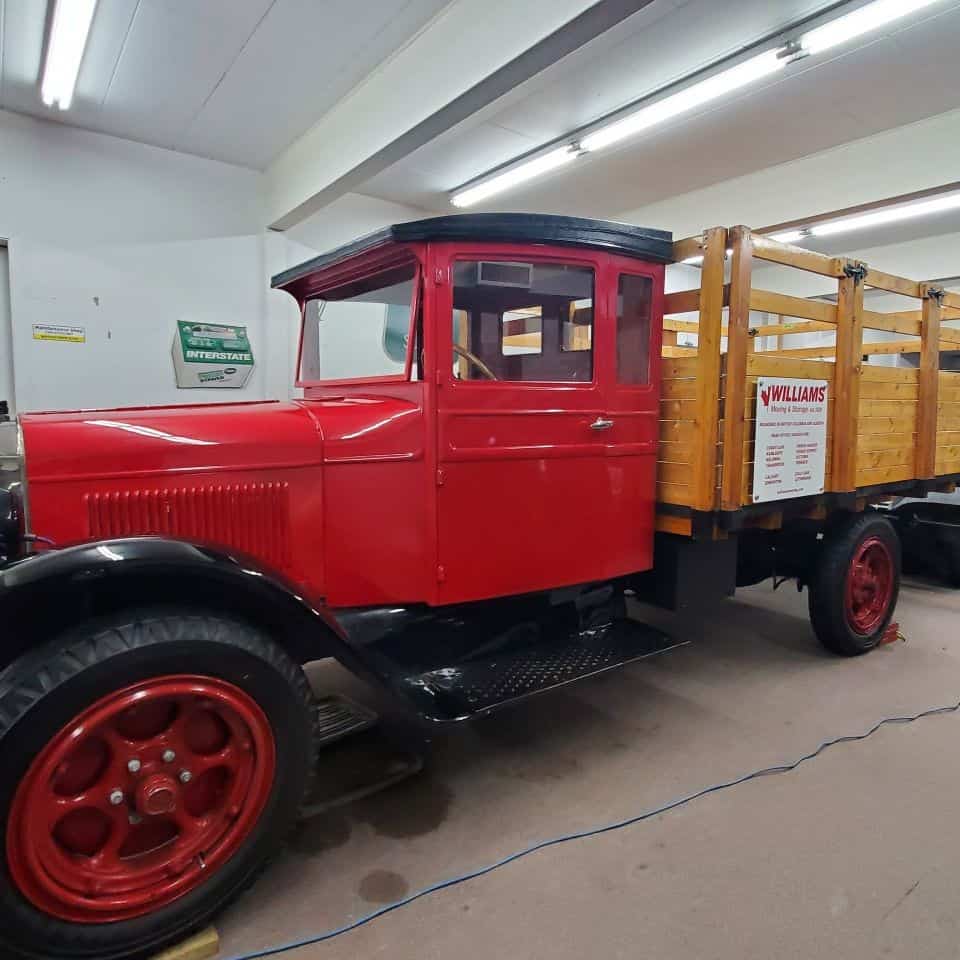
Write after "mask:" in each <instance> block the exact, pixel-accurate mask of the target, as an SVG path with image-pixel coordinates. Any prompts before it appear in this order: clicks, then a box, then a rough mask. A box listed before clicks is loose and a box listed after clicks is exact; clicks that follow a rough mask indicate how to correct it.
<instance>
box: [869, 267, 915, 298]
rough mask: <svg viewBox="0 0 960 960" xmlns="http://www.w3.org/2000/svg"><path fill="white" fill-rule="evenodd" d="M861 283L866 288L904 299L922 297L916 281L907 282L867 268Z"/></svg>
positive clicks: (904, 279) (902, 278)
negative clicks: (896, 295) (903, 297)
mask: <svg viewBox="0 0 960 960" xmlns="http://www.w3.org/2000/svg"><path fill="white" fill-rule="evenodd" d="M863 282H864V284H865V285H866V286H868V287H876V288H877V289H878V290H886V291H887V293H899V294H902V295H903V296H905V297H917V298H918V299H919V298H920V297H922V296H923V294H922V293H921V290H920V286H921V285H920V284H919V283H918V282H917V281H916V280H907V279H906V278H905V277H898V276H895V275H894V274H892V273H884V272H883V271H882V270H873V269H869V268H868V269H867V275H866V277H865V278H864V281H863Z"/></svg>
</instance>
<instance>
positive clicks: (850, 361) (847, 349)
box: [831, 261, 863, 492]
mask: <svg viewBox="0 0 960 960" xmlns="http://www.w3.org/2000/svg"><path fill="white" fill-rule="evenodd" d="M862 268H863V265H862V264H859V263H854V262H852V261H851V262H850V263H849V264H848V272H847V274H846V275H845V276H843V277H841V278H840V283H839V292H838V297H837V362H836V369H835V371H834V381H833V444H832V448H831V451H832V455H831V462H832V465H833V468H832V470H831V473H832V480H833V482H832V484H831V488H832V489H833V490H836V491H840V492H849V491H851V490H855V489H856V487H857V413H858V410H859V407H860V372H861V370H862V367H863V269H862Z"/></svg>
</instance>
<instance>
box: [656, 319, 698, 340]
mask: <svg viewBox="0 0 960 960" xmlns="http://www.w3.org/2000/svg"><path fill="white" fill-rule="evenodd" d="M663 329H664V330H672V331H673V332H674V333H676V332H677V331H680V333H697V332H699V330H700V324H699V323H697V321H696V320H675V319H674V318H673V317H664V318H663ZM675 339H676V338H674V340H675ZM663 342H664V343H666V342H667V341H666V340H664V341H663ZM674 345H675V342H674Z"/></svg>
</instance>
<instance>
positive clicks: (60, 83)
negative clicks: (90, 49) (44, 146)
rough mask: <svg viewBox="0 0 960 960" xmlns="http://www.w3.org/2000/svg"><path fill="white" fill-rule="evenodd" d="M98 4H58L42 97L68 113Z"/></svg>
mask: <svg viewBox="0 0 960 960" xmlns="http://www.w3.org/2000/svg"><path fill="white" fill-rule="evenodd" d="M96 9H97V0H56V6H55V7H54V10H53V22H52V24H51V27H50V42H49V44H48V46H47V62H46V64H45V65H44V70H43V82H42V83H41V85H40V96H41V97H42V98H43V102H44V103H45V104H46V105H47V106H48V107H52V106H54V105H56V106H58V107H59V108H60V109H61V110H68V109H69V108H70V104H71V103H72V101H73V91H74V89H75V88H76V86H77V75H78V74H79V73H80V63H81V61H82V60H83V52H84V50H85V49H86V46H87V37H88V36H89V34H90V24H91V23H92V22H93V14H94V12H95V11H96Z"/></svg>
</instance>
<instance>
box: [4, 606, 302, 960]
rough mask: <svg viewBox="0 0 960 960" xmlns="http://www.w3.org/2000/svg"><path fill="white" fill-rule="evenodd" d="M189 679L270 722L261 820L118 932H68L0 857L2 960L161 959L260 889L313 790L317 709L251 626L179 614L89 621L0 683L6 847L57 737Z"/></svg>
mask: <svg viewBox="0 0 960 960" xmlns="http://www.w3.org/2000/svg"><path fill="white" fill-rule="evenodd" d="M184 673H191V674H197V675H202V676H207V677H211V678H217V679H219V680H221V681H226V682H227V683H230V684H232V685H234V686H236V687H237V688H239V689H240V690H241V691H243V693H245V694H247V695H248V696H249V697H250V698H252V699H253V700H254V701H255V702H256V704H257V706H258V707H259V708H260V709H261V710H262V711H263V713H264V714H265V715H266V718H267V720H268V721H269V724H270V727H271V729H272V732H273V736H274V740H275V744H276V773H275V775H274V778H273V786H272V788H271V789H270V793H269V797H268V799H267V800H266V802H265V806H264V808H263V812H262V813H261V814H260V816H259V819H258V820H256V822H255V824H254V825H253V826H252V829H251V830H250V832H249V834H248V835H247V836H246V837H245V838H244V839H243V842H242V844H241V845H240V846H239V847H238V848H237V850H236V852H235V853H234V854H233V855H232V856H231V857H230V859H228V860H227V861H226V862H225V863H224V864H223V865H222V866H221V867H220V869H218V870H216V871H215V872H214V873H213V874H212V876H210V877H209V879H207V880H205V881H204V882H203V883H202V884H201V885H200V886H198V887H196V888H194V889H192V890H191V891H190V892H188V893H186V894H184V895H183V896H182V897H181V898H180V899H178V900H175V901H173V902H172V903H169V904H168V905H167V906H165V907H162V908H161V909H158V910H156V911H155V912H154V913H150V914H148V915H146V916H140V917H137V918H135V919H130V920H121V921H119V922H114V923H94V924H83V923H71V922H67V921H64V920H61V919H57V918H55V917H52V916H50V915H48V914H47V913H44V912H42V911H41V910H40V909H38V908H37V907H35V906H34V905H33V903H31V902H29V901H28V900H27V899H26V898H25V897H24V896H23V895H22V894H21V892H20V890H19V888H18V887H17V885H16V883H15V882H14V880H13V877H12V875H11V871H10V869H9V865H8V863H7V858H6V857H4V858H3V862H2V868H0V956H2V957H3V958H4V960H52V958H56V960H80V958H83V960H93V958H97V960H132V958H141V957H146V956H150V955H153V954H154V953H156V952H157V951H159V950H160V949H162V948H164V947H166V946H168V945H170V944H173V943H176V942H178V941H181V940H183V939H184V938H186V937H187V936H189V935H190V934H191V933H193V932H195V931H196V930H198V929H200V928H201V927H202V926H204V925H205V924H207V923H208V922H209V921H210V919H211V918H212V917H213V916H215V915H216V914H217V913H218V912H219V911H220V910H222V909H223V908H224V907H225V906H226V905H227V904H228V903H230V902H231V901H232V900H233V899H234V898H235V897H237V896H238V895H239V894H240V893H241V892H242V891H243V890H244V889H246V888H247V887H248V886H249V885H250V884H251V883H252V882H253V880H254V879H255V877H256V875H257V874H258V872H259V871H260V870H261V869H262V867H263V866H264V864H265V863H266V861H267V859H268V858H269V857H270V856H271V855H273V854H274V853H275V852H276V851H277V849H278V847H279V846H280V845H282V843H283V841H284V840H285V839H286V836H287V834H288V832H289V830H290V828H291V827H292V826H293V824H294V823H295V820H296V817H297V813H298V810H299V808H300V805H301V802H302V800H303V798H304V796H305V795H306V792H307V790H308V788H309V786H310V776H311V772H312V770H313V768H314V761H315V756H316V748H315V746H314V739H315V738H314V727H315V720H316V711H315V706H314V700H313V697H312V694H311V692H310V687H309V685H308V683H307V680H306V678H305V676H304V674H303V671H302V670H301V669H300V666H299V665H298V664H296V663H294V662H293V661H292V660H291V659H290V658H289V657H288V656H287V655H286V654H285V653H284V651H283V650H281V649H280V647H278V646H277V645H276V644H275V643H273V642H272V641H271V640H270V639H269V638H268V637H266V636H265V635H264V634H263V633H262V632H260V631H259V630H257V629H255V628H253V627H251V626H250V625H248V624H245V623H241V622H237V621H233V620H230V619H226V618H223V617H220V616H213V615H207V614H204V613H191V612H183V611H174V610H162V611H161V610H152V611H130V612H126V613H123V614H120V615H116V616H113V617H110V618H106V619H102V620H99V621H90V622H88V623H85V624H83V625H81V626H79V627H77V628H75V629H73V630H70V631H69V632H67V633H66V634H65V635H63V636H62V637H60V638H58V639H56V640H54V641H52V642H49V643H47V644H45V645H44V646H42V647H40V648H37V649H35V650H33V651H31V652H29V653H28V654H26V655H24V656H22V657H20V658H19V659H18V660H16V661H15V662H14V663H13V664H11V665H10V666H9V667H7V668H6V670H4V671H3V673H2V674H0V770H2V771H3V777H2V778H0V824H2V826H3V834H2V836H3V838H6V837H7V823H8V818H9V816H10V812H11V804H12V802H13V799H14V796H15V794H16V790H17V787H18V785H19V782H20V780H21V778H22V777H23V776H24V774H25V773H26V771H27V770H28V769H29V766H30V763H31V761H32V760H33V759H34V758H35V757H36V756H37V755H38V754H39V753H40V752H41V751H42V750H43V749H44V747H45V746H46V744H47V743H48V742H49V740H50V739H51V738H52V737H54V736H56V734H57V733H58V731H60V730H62V729H63V728H64V727H65V726H66V725H67V724H69V723H71V722H72V721H73V720H74V718H76V717H77V716H78V715H79V714H81V713H82V712H83V711H84V710H86V709H88V708H89V707H90V706H91V705H92V704H93V703H95V702H97V701H98V700H100V699H101V698H103V697H106V696H109V695H110V694H112V693H114V692H116V691H118V690H121V689H124V688H126V687H129V686H131V685H133V684H136V683H138V682H141V681H146V680H149V679H151V678H155V677H162V676H166V675H170V674H184ZM3 842H4V843H5V842H6V841H5V839H4V841H3ZM4 849H5V848H4Z"/></svg>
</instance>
